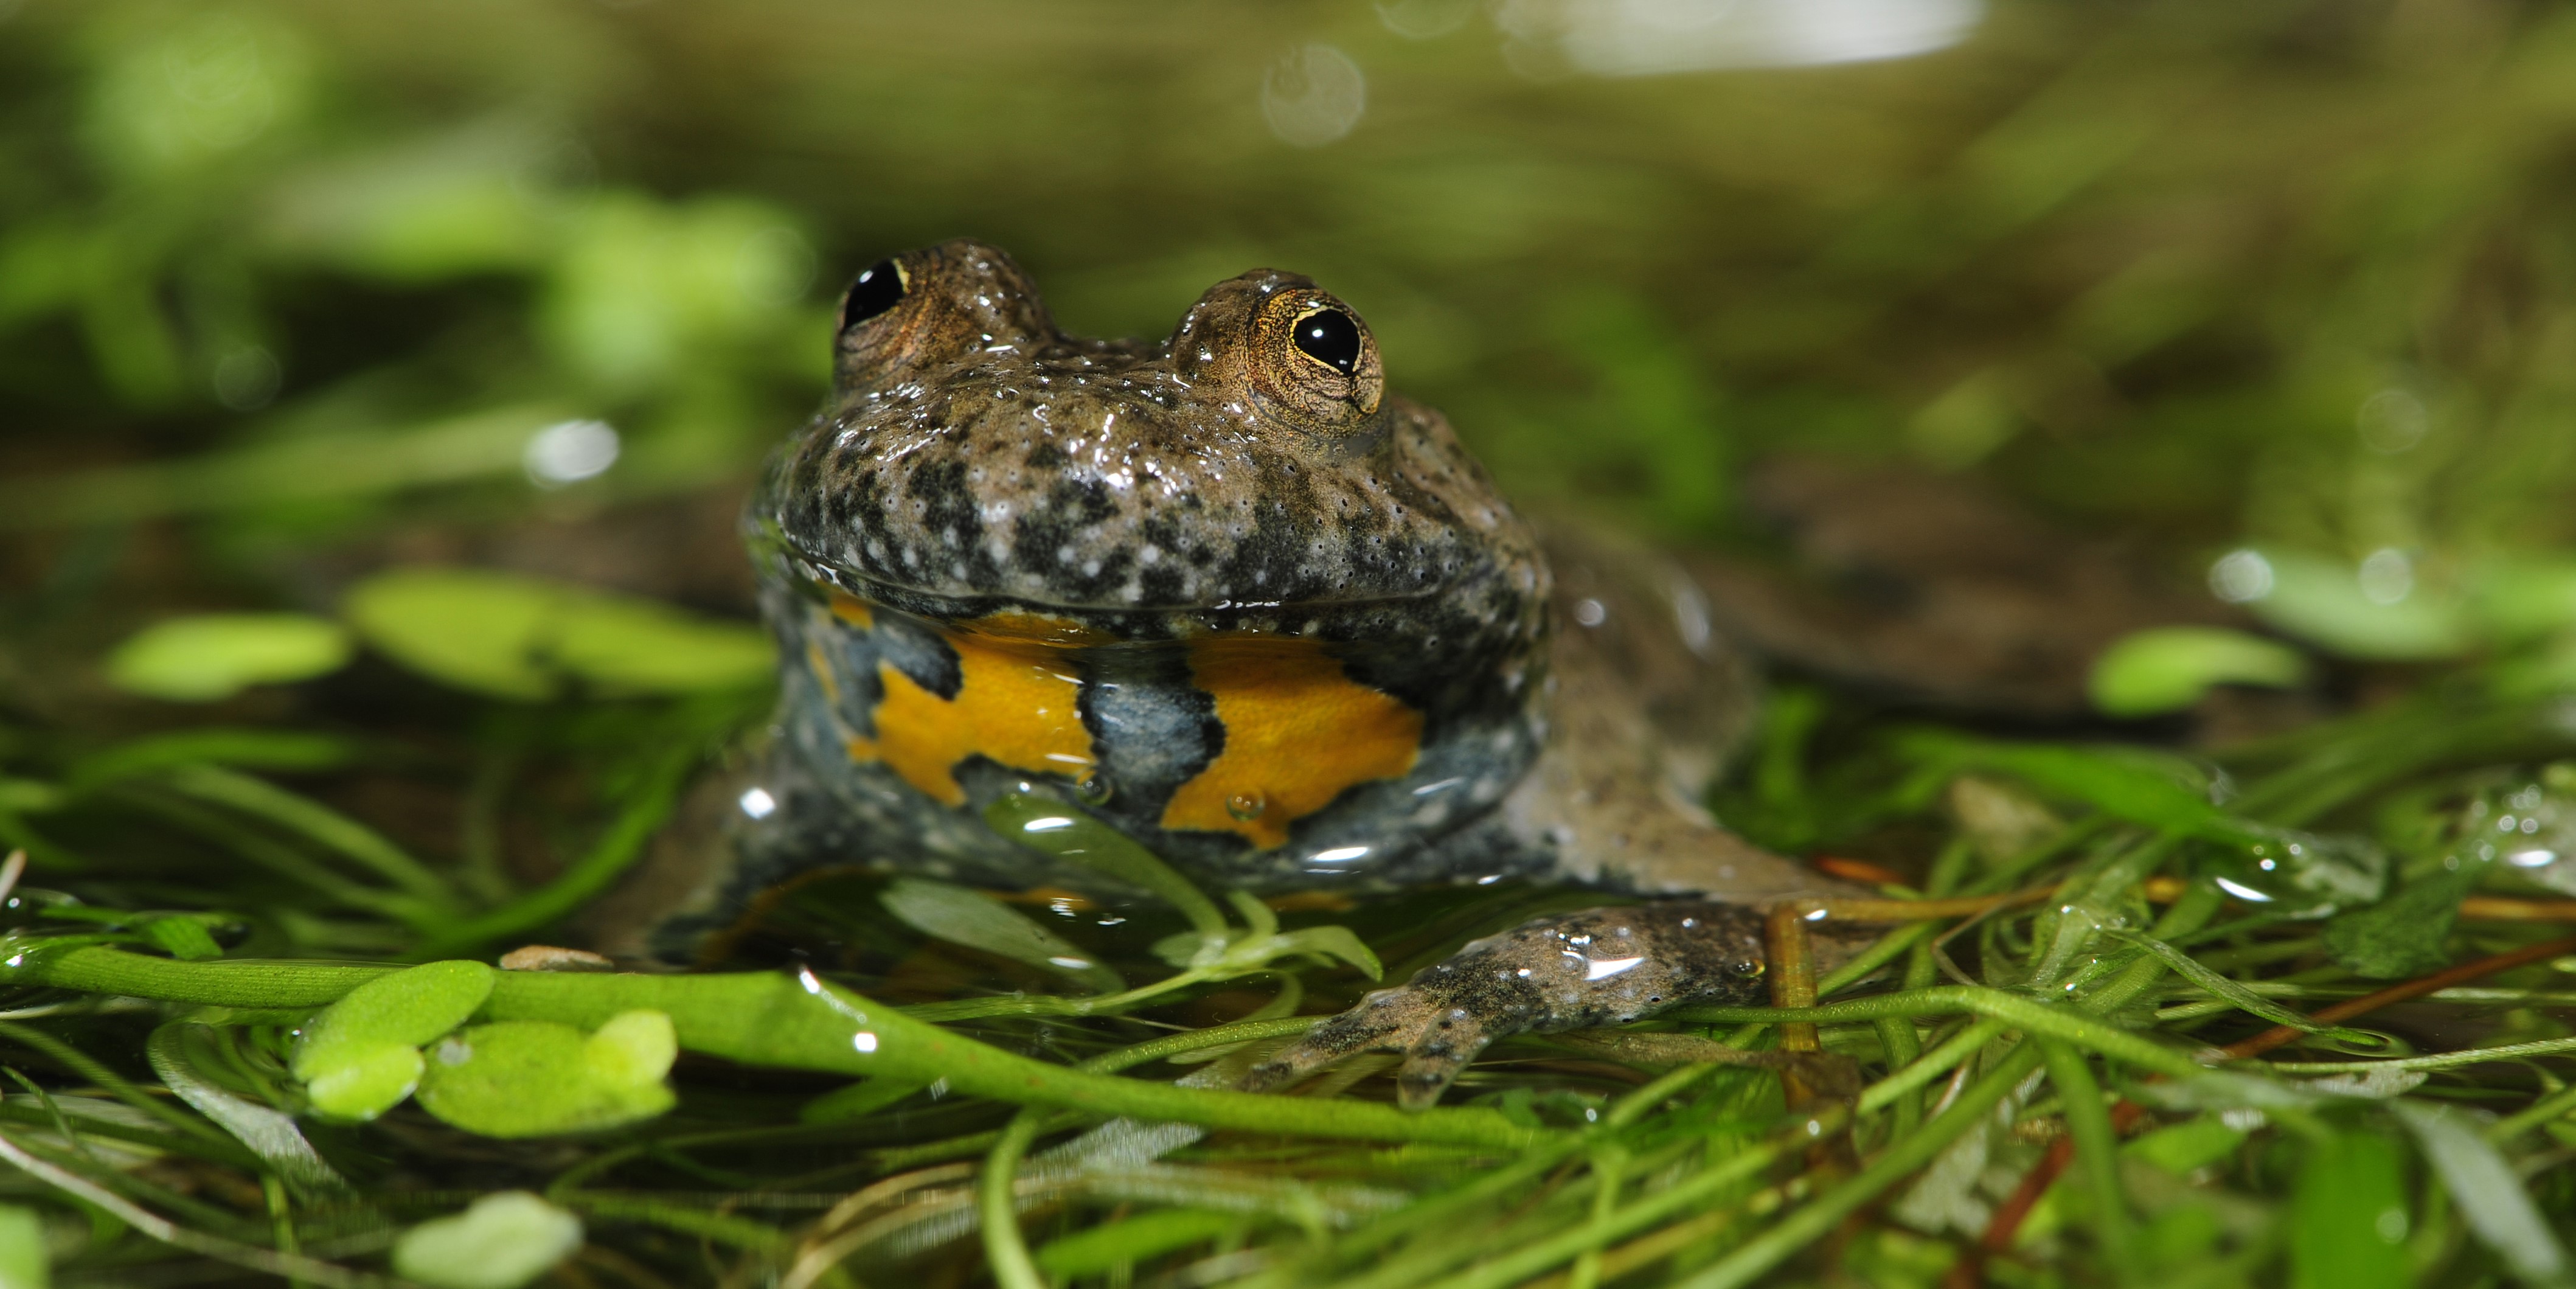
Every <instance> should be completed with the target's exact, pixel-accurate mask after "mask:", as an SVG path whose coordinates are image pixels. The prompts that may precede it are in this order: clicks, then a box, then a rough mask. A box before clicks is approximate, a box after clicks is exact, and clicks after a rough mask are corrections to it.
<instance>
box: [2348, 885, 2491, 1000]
mask: <svg viewBox="0 0 2576 1289" xmlns="http://www.w3.org/2000/svg"><path fill="white" fill-rule="evenodd" d="M2476 881H2477V870H2476V869H2475V868H2474V867H2471V866H2468V865H2462V866H2461V867H2459V868H2457V869H2449V870H2445V871H2443V872H2439V873H2435V874H2433V875H2432V876H2429V877H2426V878H2423V879H2421V880H2418V881H2416V882H2415V883H2413V884H2412V885H2410V886H2408V887H2407V888H2406V889H2405V890H2402V891H2399V892H2398V893H2397V894H2396V895H2393V896H2391V897H2389V898H2388V899H2387V900H2385V901H2382V902H2381V903H2379V904H2377V905H2374V906H2372V907H2370V908H2367V909H2362V910H2359V911H2357V912H2352V913H2347V914H2344V915H2343V916H2341V917H2338V918H2336V919H2335V920H2334V921H2332V922H2329V923H2327V924H2326V931H2325V939H2326V948H2327V949H2329V950H2331V951H2333V953H2334V956H2335V961H2337V962H2340V963H2342V964H2343V965H2344V966H2345V967H2347V968H2350V969H2351V970H2353V971H2356V972H2359V973H2360V974H2362V975H2365V976H2370V977H2372V978H2374V979H2379V980H2396V979H2401V978H2403V977H2407V976H2420V975H2422V974H2424V973H2425V972H2427V971H2434V970H2438V969H2439V968H2441V967H2442V966H2443V965H2444V964H2446V963H2448V962H2449V961H2450V960H2451V959H2450V957H2449V955H2447V954H2445V953H2444V952H2443V951H2442V942H2443V941H2444V940H2446V939H2448V938H2449V937H2450V934H2451V924H2452V923H2453V922H2454V921H2456V920H2457V919H2458V918H2459V915H2460V899H2461V897H2462V896H2465V895H2467V894H2468V893H2469V888H2470V887H2471V886H2473V885H2475V884H2476Z"/></svg>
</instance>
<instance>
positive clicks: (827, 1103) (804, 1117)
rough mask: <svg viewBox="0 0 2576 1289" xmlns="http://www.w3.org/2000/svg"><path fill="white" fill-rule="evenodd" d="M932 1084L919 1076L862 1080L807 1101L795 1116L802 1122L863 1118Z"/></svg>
mask: <svg viewBox="0 0 2576 1289" xmlns="http://www.w3.org/2000/svg"><path fill="white" fill-rule="evenodd" d="M929 1086H930V1085H929V1084H927V1083H924V1082H921V1081H919V1080H917V1079H896V1078H875V1079H861V1080H859V1081H858V1082H856V1083H853V1084H851V1085H849V1086H848V1087H845V1088H835V1089H833V1090H832V1091H830V1092H826V1093H824V1094H823V1095H821V1096H819V1097H816V1098H814V1099H813V1100H811V1101H808V1102H806V1103H805V1105H804V1107H803V1108H802V1109H800V1110H798V1111H797V1113H796V1118H797V1120H798V1121H799V1122H803V1123H816V1124H821V1123H846V1122H848V1121H850V1120H852V1119H864V1118H866V1117H867V1116H869V1115H872V1114H875V1113H876V1112H877V1111H879V1110H883V1109H885V1108H886V1107H887V1106H890V1105H893V1104H894V1103H895V1102H897V1101H901V1100H903V1099H904V1098H905V1097H908V1096H911V1095H912V1094H913V1093H915V1092H919V1091H921V1090H922V1089H923V1088H926V1087H929Z"/></svg>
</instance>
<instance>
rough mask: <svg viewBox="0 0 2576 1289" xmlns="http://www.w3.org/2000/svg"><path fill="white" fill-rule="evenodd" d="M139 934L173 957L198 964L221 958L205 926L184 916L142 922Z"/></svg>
mask: <svg viewBox="0 0 2576 1289" xmlns="http://www.w3.org/2000/svg"><path fill="white" fill-rule="evenodd" d="M143 934H144V935H145V936H146V937H147V938H149V939H150V940H151V941H152V943H154V944H156V945H159V946H160V947H161V951H162V952H164V953H167V954H169V955H170V956H171V957H173V958H178V959H182V960H184V961H188V962H198V961H202V960H204V959H207V958H220V957H222V956H224V951H223V948H222V947H221V946H219V945H217V944H216V943H215V937H214V933H213V932H210V931H208V930H206V924H205V923H203V922H200V921H198V920H197V919H195V918H193V917H189V916H187V915H186V914H178V913H173V914H166V915H164V916H161V917H156V918H151V919H148V920H146V921H145V922H144V923H143Z"/></svg>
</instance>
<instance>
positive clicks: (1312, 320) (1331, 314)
mask: <svg viewBox="0 0 2576 1289" xmlns="http://www.w3.org/2000/svg"><path fill="white" fill-rule="evenodd" d="M1297 352H1299V353H1301V354H1304V355H1306V356H1307V357H1309V358H1312V359H1314V360H1315V361H1316V362H1319V363H1323V364H1326V365H1328V366H1330V367H1331V368H1333V370H1335V371H1338V372H1340V373H1341V374H1343V375H1345V376H1348V375H1350V374H1351V369H1352V368H1354V367H1357V366H1359V365H1360V324H1358V323H1356V322H1353V321H1351V315H1349V314H1347V313H1344V312H1342V311H1341V310H1339V309H1318V310H1316V311H1315V312H1313V313H1310V314H1307V315H1306V316H1305V317H1302V318H1299V319H1298V320H1297Z"/></svg>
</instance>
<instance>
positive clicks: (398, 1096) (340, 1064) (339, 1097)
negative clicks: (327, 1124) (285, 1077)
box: [297, 1042, 423, 1122]
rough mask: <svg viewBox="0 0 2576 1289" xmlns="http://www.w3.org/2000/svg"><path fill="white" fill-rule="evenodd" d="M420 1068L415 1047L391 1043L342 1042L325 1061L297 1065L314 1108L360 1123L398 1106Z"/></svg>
mask: <svg viewBox="0 0 2576 1289" xmlns="http://www.w3.org/2000/svg"><path fill="white" fill-rule="evenodd" d="M308 1068H309V1070H310V1073H306V1072H305V1071H306V1070H307V1069H308ZM422 1069H423V1066H422V1060H421V1055H420V1049H419V1048H417V1047H414V1046H412V1045H411V1044H409V1043H396V1042H375V1043H347V1044H342V1045H340V1046H337V1047H335V1048H333V1049H332V1055H331V1059H330V1060H328V1061H314V1062H310V1063H306V1062H301V1061H299V1062H297V1072H298V1073H299V1074H302V1075H303V1078H304V1095H305V1097H306V1098H307V1099H308V1100H310V1101H311V1102H312V1103H313V1108H314V1109H315V1110H317V1111H320V1112H321V1113H322V1114H324V1115H327V1116H329V1117H331V1118H334V1119H350V1120H357V1121H360V1122H363V1121H365V1120H368V1119H373V1118H375V1117H376V1116H377V1115H380V1114H383V1113H384V1112H385V1111H387V1110H391V1109H393V1108H394V1107H395V1106H398V1105H401V1104H402V1101H403V1098H404V1097H407V1096H410V1095H411V1094H412V1090H413V1089H415V1088H417V1087H419V1086H420V1076H421V1073H422Z"/></svg>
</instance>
